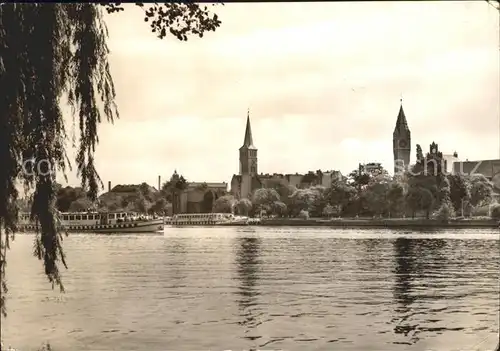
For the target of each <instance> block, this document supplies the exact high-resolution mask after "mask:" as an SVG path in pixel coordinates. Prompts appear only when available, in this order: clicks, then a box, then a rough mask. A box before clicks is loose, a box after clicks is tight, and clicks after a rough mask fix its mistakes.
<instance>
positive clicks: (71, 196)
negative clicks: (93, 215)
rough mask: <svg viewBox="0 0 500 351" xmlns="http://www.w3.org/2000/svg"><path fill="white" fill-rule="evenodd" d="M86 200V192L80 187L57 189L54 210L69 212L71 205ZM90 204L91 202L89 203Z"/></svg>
mask: <svg viewBox="0 0 500 351" xmlns="http://www.w3.org/2000/svg"><path fill="white" fill-rule="evenodd" d="M80 199H86V200H89V201H90V199H89V198H88V196H87V192H86V191H84V190H83V188H81V187H76V188H73V187H70V186H67V187H64V188H62V187H59V190H58V191H57V193H56V208H57V209H58V210H59V211H61V212H68V211H70V207H71V204H72V203H73V202H75V201H77V200H80ZM90 202H91V203H92V201H90Z"/></svg>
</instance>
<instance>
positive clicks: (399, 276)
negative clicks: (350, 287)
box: [393, 238, 417, 336]
mask: <svg viewBox="0 0 500 351" xmlns="http://www.w3.org/2000/svg"><path fill="white" fill-rule="evenodd" d="M394 251H395V253H394V256H395V267H394V275H395V284H394V300H395V302H396V303H397V304H398V306H397V307H396V312H397V313H398V315H399V316H401V317H399V321H393V322H396V325H395V326H394V332H395V333H397V334H404V335H405V336H407V335H408V333H410V332H412V331H414V330H415V327H416V326H415V325H411V324H409V323H408V321H407V319H408V316H410V315H411V305H412V303H413V302H414V301H415V298H416V297H415V295H414V292H413V291H412V280H413V275H414V274H416V269H417V267H416V265H415V261H414V240H409V239H404V238H398V239H396V240H394Z"/></svg>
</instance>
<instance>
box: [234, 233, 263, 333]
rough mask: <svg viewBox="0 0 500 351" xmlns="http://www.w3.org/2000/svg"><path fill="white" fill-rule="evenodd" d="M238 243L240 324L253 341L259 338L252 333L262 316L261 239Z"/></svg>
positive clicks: (247, 239)
mask: <svg viewBox="0 0 500 351" xmlns="http://www.w3.org/2000/svg"><path fill="white" fill-rule="evenodd" d="M236 241H237V244H236V245H237V251H236V262H237V273H238V280H239V281H240V285H239V286H238V290H237V291H236V294H237V295H238V299H237V302H238V305H239V309H240V315H241V318H242V320H241V321H240V322H238V323H239V324H240V325H242V326H243V327H244V328H245V334H246V336H245V338H247V339H249V340H253V339H255V338H258V337H255V336H252V335H251V331H252V329H253V328H255V327H256V326H257V325H259V324H260V320H259V319H258V318H259V316H260V309H259V303H258V297H259V295H260V293H259V290H258V279H259V263H260V262H259V254H260V252H259V251H260V239H258V238H256V237H252V238H245V237H243V238H238V239H237V240H236Z"/></svg>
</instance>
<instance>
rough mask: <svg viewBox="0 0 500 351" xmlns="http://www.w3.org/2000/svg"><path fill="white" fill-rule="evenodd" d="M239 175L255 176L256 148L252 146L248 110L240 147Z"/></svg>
mask: <svg viewBox="0 0 500 351" xmlns="http://www.w3.org/2000/svg"><path fill="white" fill-rule="evenodd" d="M240 175H252V176H253V175H257V148H256V147H255V146H254V145H253V137H252V127H251V126H250V110H249V111H248V112H247V126H246V129H245V139H244V140H243V146H242V147H240Z"/></svg>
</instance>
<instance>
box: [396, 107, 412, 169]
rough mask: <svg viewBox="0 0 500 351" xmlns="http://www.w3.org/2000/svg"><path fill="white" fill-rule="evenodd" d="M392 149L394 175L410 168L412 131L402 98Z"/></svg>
mask: <svg viewBox="0 0 500 351" xmlns="http://www.w3.org/2000/svg"><path fill="white" fill-rule="evenodd" d="M392 149H393V152H394V175H396V174H400V173H401V172H403V171H405V170H406V169H408V167H409V165H410V155H411V133H410V128H409V127H408V122H407V121H406V116H405V112H404V110H403V100H401V106H400V107H399V113H398V119H397V120H396V127H395V128H394V133H393V134H392Z"/></svg>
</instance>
